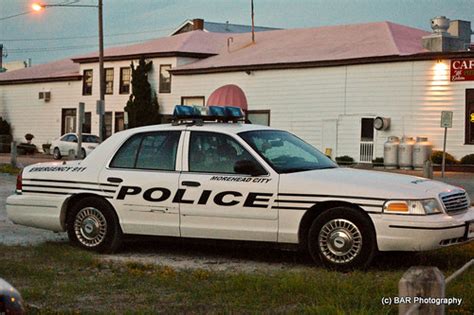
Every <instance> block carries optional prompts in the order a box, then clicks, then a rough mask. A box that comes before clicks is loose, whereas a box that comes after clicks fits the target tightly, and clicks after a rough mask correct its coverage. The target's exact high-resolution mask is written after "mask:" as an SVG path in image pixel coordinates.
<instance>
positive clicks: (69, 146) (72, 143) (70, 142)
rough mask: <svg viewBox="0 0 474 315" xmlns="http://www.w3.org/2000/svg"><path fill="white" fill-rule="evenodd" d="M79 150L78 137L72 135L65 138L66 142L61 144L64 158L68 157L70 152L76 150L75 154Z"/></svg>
mask: <svg viewBox="0 0 474 315" xmlns="http://www.w3.org/2000/svg"><path fill="white" fill-rule="evenodd" d="M76 149H77V136H76V135H73V134H70V135H67V136H66V137H65V138H64V141H61V143H60V149H59V150H60V151H61V154H62V155H63V156H68V155H69V151H70V150H74V153H75V152H76Z"/></svg>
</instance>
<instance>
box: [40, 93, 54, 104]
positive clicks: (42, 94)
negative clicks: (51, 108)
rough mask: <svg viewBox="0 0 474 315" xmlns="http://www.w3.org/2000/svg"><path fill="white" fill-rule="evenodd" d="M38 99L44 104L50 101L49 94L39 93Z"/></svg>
mask: <svg viewBox="0 0 474 315" xmlns="http://www.w3.org/2000/svg"><path fill="white" fill-rule="evenodd" d="M38 99H39V100H43V101H44V102H49V101H50V100H51V92H50V91H47V92H39V93H38Z"/></svg>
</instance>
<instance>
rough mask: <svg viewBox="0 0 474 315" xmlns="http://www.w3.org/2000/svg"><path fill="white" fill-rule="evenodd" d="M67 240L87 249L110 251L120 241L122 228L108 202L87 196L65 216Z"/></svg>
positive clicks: (116, 247) (115, 247) (112, 250)
mask: <svg viewBox="0 0 474 315" xmlns="http://www.w3.org/2000/svg"><path fill="white" fill-rule="evenodd" d="M67 233H68V237H69V240H70V241H71V242H72V243H73V244H74V245H78V246H79V247H82V248H84V249H87V250H93V251H96V252H99V253H112V252H114V251H116V250H117V249H118V248H119V246H120V244H121V242H122V230H121V228H120V225H119V222H118V218H117V216H116V214H115V212H114V210H113V209H112V206H110V204H109V203H108V202H107V201H105V200H102V199H99V198H95V197H87V198H84V199H82V200H80V201H79V202H77V203H76V204H75V205H74V206H73V208H72V209H71V211H70V213H69V214H68V216H67Z"/></svg>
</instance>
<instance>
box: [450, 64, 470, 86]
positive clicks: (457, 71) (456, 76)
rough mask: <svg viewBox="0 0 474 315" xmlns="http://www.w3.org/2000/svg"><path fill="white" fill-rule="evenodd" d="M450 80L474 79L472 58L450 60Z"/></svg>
mask: <svg viewBox="0 0 474 315" xmlns="http://www.w3.org/2000/svg"><path fill="white" fill-rule="evenodd" d="M451 81H474V59H453V60H451Z"/></svg>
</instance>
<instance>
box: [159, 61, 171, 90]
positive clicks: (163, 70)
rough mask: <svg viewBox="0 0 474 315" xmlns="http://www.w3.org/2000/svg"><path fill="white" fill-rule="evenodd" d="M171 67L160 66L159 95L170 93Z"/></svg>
mask: <svg viewBox="0 0 474 315" xmlns="http://www.w3.org/2000/svg"><path fill="white" fill-rule="evenodd" d="M169 70H171V65H161V66H160V93H171V73H169Z"/></svg>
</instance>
